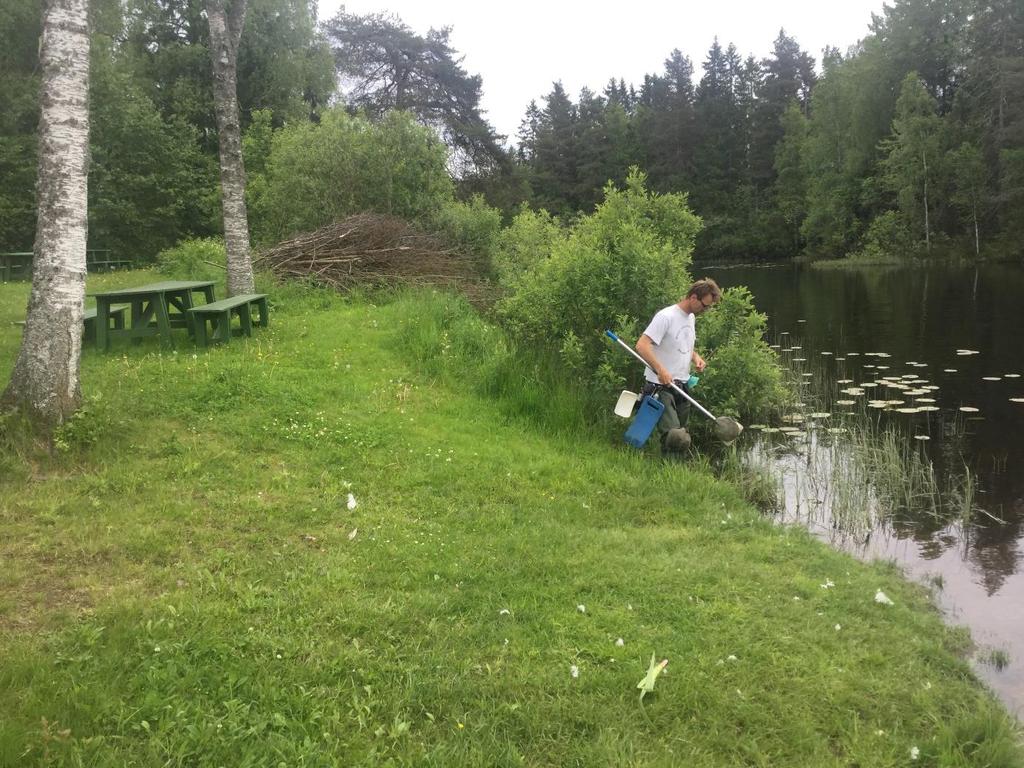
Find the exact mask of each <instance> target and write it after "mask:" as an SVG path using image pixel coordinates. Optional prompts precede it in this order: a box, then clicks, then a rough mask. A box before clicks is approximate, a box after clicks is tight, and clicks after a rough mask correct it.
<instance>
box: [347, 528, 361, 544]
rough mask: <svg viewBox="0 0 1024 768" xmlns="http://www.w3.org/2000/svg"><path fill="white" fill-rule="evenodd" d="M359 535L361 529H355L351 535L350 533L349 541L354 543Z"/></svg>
mask: <svg viewBox="0 0 1024 768" xmlns="http://www.w3.org/2000/svg"><path fill="white" fill-rule="evenodd" d="M358 533H359V529H358V528H353V529H352V531H351V533H349V535H348V540H349V541H352V540H353V539H355V537H356V534H358Z"/></svg>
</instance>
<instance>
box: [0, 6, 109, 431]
mask: <svg viewBox="0 0 1024 768" xmlns="http://www.w3.org/2000/svg"><path fill="white" fill-rule="evenodd" d="M88 16H89V0H47V2H46V4H45V8H44V10H43V35H42V45H41V48H40V55H39V63H40V68H41V71H42V85H41V88H40V99H39V100H40V104H41V111H40V116H39V170H38V175H37V178H36V239H35V245H34V246H33V252H34V259H33V264H32V293H31V295H30V297H29V302H28V313H27V316H26V318H25V331H24V335H23V336H22V340H21V349H20V350H19V352H18V358H17V360H16V361H15V363H14V371H13V372H12V373H11V381H10V383H9V384H8V385H7V389H6V390H5V391H4V393H3V397H2V398H0V402H2V403H3V404H4V405H5V406H10V407H13V408H16V409H18V410H20V411H22V412H24V413H26V414H27V415H29V416H30V417H31V418H32V420H33V421H35V422H36V423H37V424H39V425H40V426H41V427H42V428H43V429H44V431H47V432H49V431H51V430H52V429H53V428H54V427H56V426H58V425H60V424H61V423H63V422H64V421H65V420H66V419H68V418H69V417H70V416H71V414H72V413H74V412H75V410H76V409H77V408H78V405H79V403H80V401H81V387H80V384H79V378H78V373H79V359H80V357H81V352H82V315H83V312H84V304H85V248H86V236H87V226H88V224H87V218H86V214H87V211H88V202H87V194H86V189H87V180H88V170H89V18H88Z"/></svg>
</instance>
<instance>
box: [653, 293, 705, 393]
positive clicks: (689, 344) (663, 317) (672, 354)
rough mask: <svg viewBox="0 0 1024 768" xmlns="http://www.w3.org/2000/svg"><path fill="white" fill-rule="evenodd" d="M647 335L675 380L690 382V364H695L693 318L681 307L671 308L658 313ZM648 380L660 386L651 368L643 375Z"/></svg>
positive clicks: (695, 336)
mask: <svg viewBox="0 0 1024 768" xmlns="http://www.w3.org/2000/svg"><path fill="white" fill-rule="evenodd" d="M644 335H645V336H648V337H650V339H651V341H653V342H654V354H655V356H656V357H657V358H658V362H659V363H661V364H662V365H663V366H665V368H667V369H668V372H669V373H671V374H672V378H673V379H680V380H682V381H686V380H687V379H688V378H690V362H691V361H692V360H693V345H694V342H695V341H696V339H697V330H696V325H695V323H694V317H693V315H692V314H691V313H689V312H684V311H683V310H682V309H680V308H679V305H678V304H672V305H671V306H668V307H665V308H664V309H662V310H659V311H658V314H656V315H655V316H654V319H653V320H651V324H650V325H648V326H647V330H645V331H644ZM644 375H645V376H646V377H647V380H648V381H650V382H654V383H655V384H657V383H658V374H656V373H655V372H654V371H653V370H651V368H650V366H648V367H647V370H646V371H645V372H644Z"/></svg>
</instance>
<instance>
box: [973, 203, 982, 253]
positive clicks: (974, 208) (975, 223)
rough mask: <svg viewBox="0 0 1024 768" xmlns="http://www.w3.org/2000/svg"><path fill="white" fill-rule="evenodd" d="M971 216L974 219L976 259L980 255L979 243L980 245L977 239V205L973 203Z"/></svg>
mask: <svg viewBox="0 0 1024 768" xmlns="http://www.w3.org/2000/svg"><path fill="white" fill-rule="evenodd" d="M971 215H972V216H973V218H974V255H975V256H976V257H977V256H980V255H981V243H980V241H979V237H978V204H977V203H975V204H974V205H973V206H972V207H971Z"/></svg>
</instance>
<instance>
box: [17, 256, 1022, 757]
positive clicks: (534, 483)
mask: <svg viewBox="0 0 1024 768" xmlns="http://www.w3.org/2000/svg"><path fill="white" fill-rule="evenodd" d="M155 278H156V276H155V275H151V274H148V273H139V272H135V273H125V274H120V275H113V276H104V277H101V278H97V279H92V278H91V279H90V290H96V289H98V288H99V286H100V285H102V286H104V287H114V286H119V285H130V284H136V283H140V282H144V281H146V280H149V279H155ZM262 289H263V290H267V291H268V292H269V293H271V295H272V297H273V304H272V309H271V327H270V328H269V329H266V330H257V331H256V333H255V335H254V336H253V338H251V339H249V340H247V341H241V340H236V341H233V342H232V343H231V344H229V345H226V346H221V347H217V348H214V349H212V350H210V351H208V352H205V351H199V352H197V351H196V350H195V349H193V348H192V347H191V346H189V345H188V344H187V342H186V341H185V337H184V335H183V334H181V332H179V333H180V334H181V335H180V337H179V342H180V343H179V345H178V349H177V350H176V351H175V352H173V353H172V352H161V351H160V349H159V347H158V346H157V345H156V344H155V343H154V344H143V345H139V346H136V347H128V346H119V347H116V348H115V349H114V350H113V352H111V353H109V354H106V355H101V354H98V353H97V352H96V351H95V350H94V349H87V350H86V351H85V353H84V355H83V359H82V382H83V391H84V393H85V396H86V405H85V408H84V410H83V411H82V414H81V416H80V417H77V418H76V419H75V420H73V421H72V422H71V423H70V425H69V426H68V427H66V428H65V429H63V430H62V432H61V435H60V438H61V440H60V442H61V445H62V446H63V447H62V450H61V451H60V452H59V454H58V455H57V456H56V457H54V458H52V459H47V458H40V457H38V456H34V455H31V454H28V453H24V452H18V451H15V450H13V448H12V447H11V445H10V441H8V443H7V445H6V447H5V448H4V453H3V455H2V456H0V524H2V530H3V536H2V537H0V648H2V651H3V652H2V654H0V765H4V766H8V765H9V766H14V765H18V766H21V765H51V764H52V765H89V766H126V765H132V766H164V765H173V766H178V765H189V766H218V765H223V766H240V765H267V766H277V765H287V766H299V765H302V766H335V765H338V766H341V765H344V766H371V765H372V766H378V765H437V766H517V765H530V766H566V765H580V766H600V765H607V766H630V765H666V766H668V765H672V766H737V765H749V766H815V767H818V766H864V767H865V768H867V767H872V768H873V767H875V766H909V765H926V766H939V765H941V766H968V765H969V766H1018V765H1021V764H1022V759H1021V750H1020V734H1019V732H1018V731H1017V730H1016V728H1015V726H1014V725H1013V724H1012V723H1011V722H1010V720H1009V719H1008V718H1007V716H1006V715H1005V713H1004V712H1003V710H1002V709H1001V708H1000V706H999V705H998V704H997V703H996V702H995V701H994V700H993V699H992V697H991V696H990V695H989V694H988V693H987V692H985V691H984V690H983V689H982V688H981V687H980V685H979V684H978V683H977V682H976V681H975V679H974V678H973V677H972V675H971V673H970V670H969V667H968V665H967V663H966V662H965V661H964V660H963V657H962V653H963V651H964V649H965V648H966V646H967V644H968V642H969V640H968V638H967V637H966V636H965V634H964V633H963V632H962V631H955V630H951V629H947V628H946V627H944V626H943V624H942V622H941V620H940V618H939V616H938V614H937V613H936V611H935V610H934V609H933V608H932V607H931V605H930V603H929V600H928V598H927V596H926V595H925V594H924V592H923V591H922V589H921V588H919V587H916V586H913V585H911V584H909V583H907V582H905V581H904V580H903V579H902V578H901V576H900V575H899V574H898V573H897V572H896V571H895V570H894V569H893V568H891V567H889V566H885V565H880V564H878V565H864V564H861V563H858V562H856V561H854V560H853V559H851V558H849V557H847V556H845V555H842V554H839V553H837V552H834V551H831V550H830V549H829V548H827V547H826V546H825V545H823V544H821V543H819V542H817V541H815V540H813V539H812V538H811V537H810V536H809V535H808V534H806V533H805V532H803V531H802V530H799V529H793V528H782V527H779V526H776V525H774V524H772V523H771V522H770V521H767V520H765V519H764V518H763V517H762V516H761V515H759V513H758V512H756V511H755V510H754V509H753V508H751V507H750V506H749V505H748V504H747V503H746V502H744V501H743V499H742V498H741V496H740V494H739V492H738V491H737V490H736V489H734V488H733V487H731V486H729V485H727V484H725V483H722V482H720V481H717V480H715V479H714V478H713V477H712V476H711V475H710V474H708V473H707V472H706V471H703V470H701V469H700V465H695V466H693V467H687V466H670V465H664V464H662V463H660V462H659V461H656V460H652V459H651V458H650V457H647V456H640V455H636V454H633V453H631V452H629V451H628V450H626V449H625V448H624V447H622V446H620V445H618V444H611V443H608V442H607V441H601V440H598V439H595V438H593V437H586V436H582V437H581V436H578V435H577V436H571V435H559V434H556V433H551V432H544V431H541V430H539V429H538V428H537V427H535V426H532V425H531V423H530V422H529V421H526V420H522V419H516V418H513V417H511V416H509V415H508V414H509V409H507V408H503V407H502V404H501V403H500V402H496V401H494V400H488V399H484V398H482V397H479V396H477V395H475V394H474V393H473V391H472V388H468V387H462V386H459V385H458V380H457V379H455V380H449V379H446V378H443V377H442V378H437V379H432V378H430V377H429V376H427V375H425V373H424V370H422V369H419V368H418V367H417V364H416V363H415V362H414V356H412V355H410V354H409V353H408V352H407V350H408V339H409V338H410V336H412V335H413V334H415V333H417V332H422V328H421V327H420V326H421V319H422V316H423V312H424V307H425V306H428V305H429V304H430V303H431V302H432V301H438V300H439V299H437V298H432V297H431V296H430V295H422V296H418V297H416V296H413V297H405V298H399V299H394V300H392V301H390V302H381V303H379V304H374V303H373V302H371V301H370V300H367V299H361V300H356V299H351V300H346V299H345V298H342V297H337V296H332V295H330V294H326V293H322V292H318V291H311V290H304V289H300V288H298V287H280V286H270V285H264V286H262ZM221 293H222V292H221ZM27 294H28V286H27V285H24V284H14V285H0V382H4V383H6V381H7V380H8V378H9V375H10V370H11V367H12V366H13V362H14V357H15V355H16V352H17V348H18V344H19V341H20V329H19V327H18V326H16V325H14V323H13V321H15V320H18V319H21V318H22V317H23V316H24V311H25V310H24V308H25V303H26V299H27ZM610 408H611V403H609V409H610ZM350 494H351V499H354V501H355V506H354V508H350V507H351V501H350ZM829 583H832V584H834V586H823V585H828V584H829ZM879 588H881V589H883V590H884V591H885V592H886V594H888V595H889V597H891V598H892V600H893V601H894V603H895V605H892V606H884V605H880V604H878V603H876V602H875V601H874V595H875V592H876V590H877V589H879ZM581 606H582V607H581ZM620 638H621V640H622V642H621V643H618V642H617V641H618V640H619V639H620ZM652 653H654V654H655V655H656V656H657V658H658V659H661V658H667V659H669V665H668V670H667V673H666V674H665V675H664V676H663V677H661V678H660V679H659V680H658V683H657V687H656V689H655V691H654V693H653V694H650V695H648V696H647V697H646V699H644V701H643V703H642V704H641V703H640V701H639V698H638V694H639V692H638V690H637V688H636V684H637V683H638V682H639V681H640V679H641V678H642V677H643V676H644V674H645V672H646V670H647V666H648V662H649V660H650V657H651V654H652ZM574 669H575V670H576V671H577V673H578V674H577V675H576V676H574V675H573V670H574ZM915 748H916V749H917V750H918V751H919V752H918V757H917V759H916V760H914V759H913V758H912V756H911V753H912V750H914V749H915Z"/></svg>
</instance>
